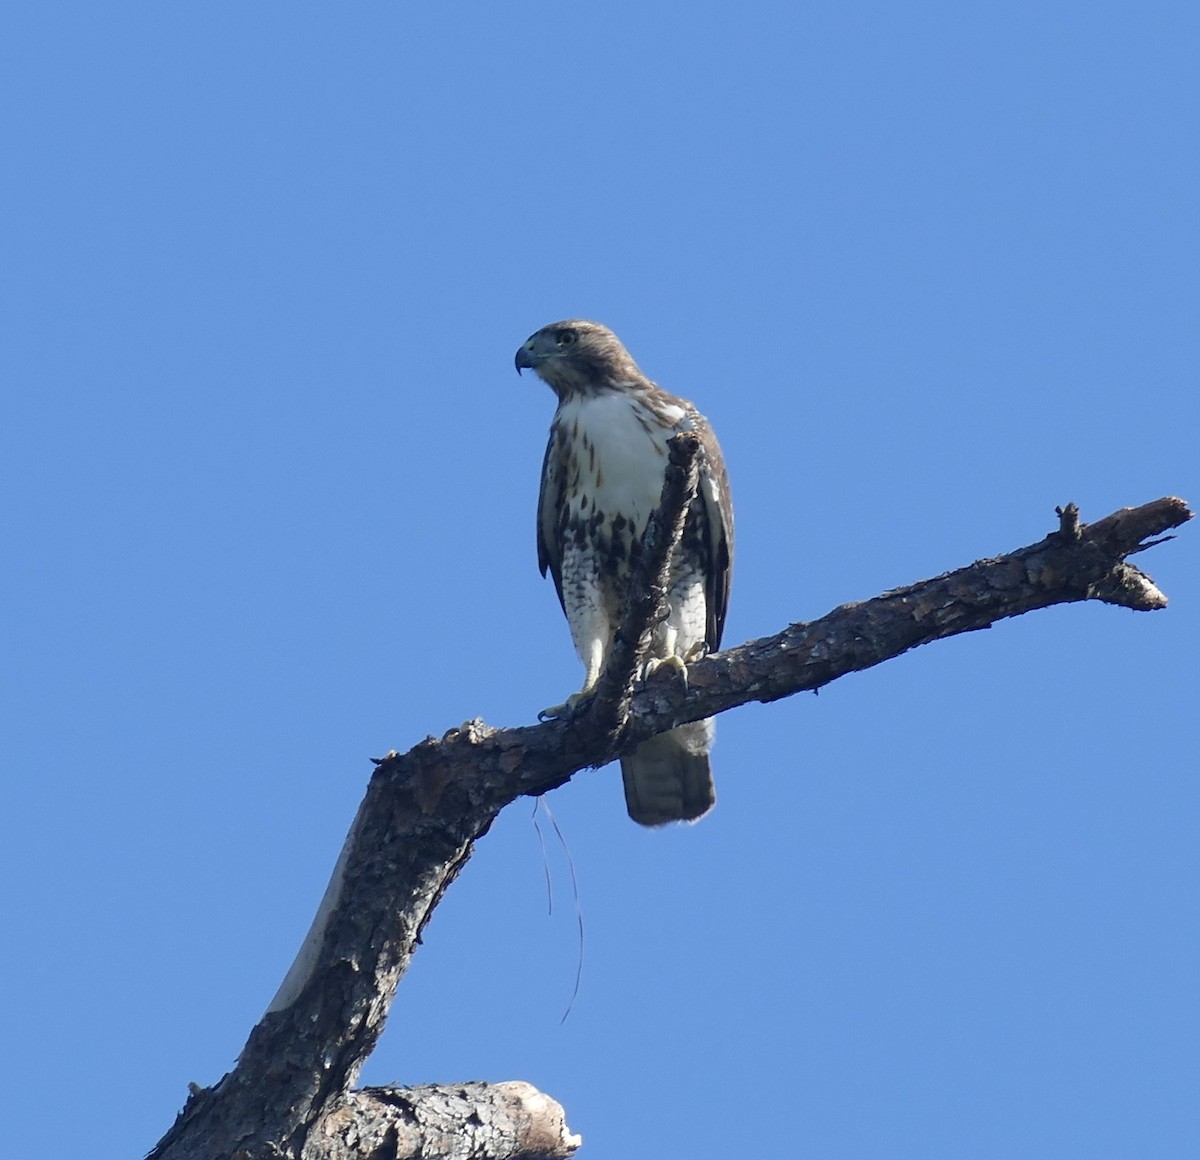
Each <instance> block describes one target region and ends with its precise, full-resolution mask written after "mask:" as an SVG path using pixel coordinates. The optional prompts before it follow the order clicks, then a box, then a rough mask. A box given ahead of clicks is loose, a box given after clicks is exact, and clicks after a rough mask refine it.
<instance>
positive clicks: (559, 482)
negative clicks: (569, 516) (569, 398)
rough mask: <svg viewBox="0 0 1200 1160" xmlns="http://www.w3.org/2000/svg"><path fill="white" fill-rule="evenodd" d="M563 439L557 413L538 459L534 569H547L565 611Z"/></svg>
mask: <svg viewBox="0 0 1200 1160" xmlns="http://www.w3.org/2000/svg"><path fill="white" fill-rule="evenodd" d="M565 454H566V446H565V443H564V441H563V439H562V437H561V435H560V434H559V429H558V422H557V416H556V417H555V421H554V422H552V423H551V424H550V439H549V441H548V442H547V443H546V454H545V456H544V457H543V459H542V485H541V488H540V490H539V491H538V514H537V553H538V569H539V570H540V571H541V573H542V575H543V576H545V575H546V571H547V569H549V571H550V575H551V576H553V577H554V591H555V592H557V593H558V603H559V604H560V605H561V606H562V610H563V612H564V613H565V612H566V610H567V606H566V603H565V602H564V601H563V590H562V561H563V518H562V515H563V480H564V479H565V478H566V474H567V473H566V464H565V462H564V456H565Z"/></svg>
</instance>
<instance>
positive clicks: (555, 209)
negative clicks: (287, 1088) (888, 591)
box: [0, 0, 1200, 1160]
mask: <svg viewBox="0 0 1200 1160" xmlns="http://www.w3.org/2000/svg"><path fill="white" fill-rule="evenodd" d="M1198 12H1200V10H1198V9H1197V7H1196V6H1195V4H1194V3H1185V2H1183V0H1179V2H1177V3H1171V2H1160V0H1145V2H1143V3H1139V4H1113V3H1104V2H1100V3H1095V4H1087V5H1081V4H1065V3H1058V2H1053V0H1051V2H1049V3H1047V2H1044V0H1043V2H1039V3H1032V2H1017V3H1005V4H997V3H981V4H962V3H950V2H945V3H922V4H916V5H900V4H885V3H879V2H875V3H870V2H868V3H863V4H841V3H809V4H803V5H798V4H787V3H765V2H758V0H749V2H747V3H743V4H741V5H731V4H724V3H723V4H716V3H695V4H691V5H687V6H684V5H678V4H665V3H660V2H657V0H637V2H634V0H624V2H618V3H593V4H588V5H579V4H564V3H562V2H558V3H540V2H538V3H534V2H524V0H516V2H514V3H506V4H500V3H483V2H482V0H480V2H478V3H473V4H454V3H447V4H442V5H432V4H423V5H414V4H408V3H396V2H389V3H375V2H371V3H353V4H345V3H342V4H325V5H320V6H315V5H312V4H308V3H289V4H281V3H244V2H242V3H229V2H219V3H202V4H148V3H141V4H132V3H125V2H121V0H114V2H111V3H102V4H100V3H88V4H84V3H74V4H69V3H53V2H52V0H51V2H45V3H37V4H34V3H30V2H28V0H12V2H10V3H9V4H7V5H6V6H5V8H4V10H3V12H2V13H0V86H2V87H3V92H0V98H2V100H3V107H4V109H5V114H4V117H3V124H2V126H0V150H2V155H3V158H4V161H3V167H2V169H0V188H2V197H3V222H4V225H3V253H2V254H0V264H2V266H3V271H4V276H3V279H2V282H3V287H2V289H0V293H2V294H3V317H4V322H3V331H4V336H5V337H4V340H3V368H4V370H3V379H4V390H3V393H2V395H0V478H2V484H3V502H2V505H0V506H2V510H0V538H2V542H3V544H4V557H5V566H4V568H3V570H2V573H0V597H2V607H3V615H2V619H0V624H2V633H3V635H2V638H0V647H2V655H3V667H2V669H0V673H2V676H0V681H2V682H3V686H4V688H3V705H2V718H0V736H2V754H3V756H2V761H3V770H4V786H5V789H4V801H5V808H4V809H3V811H0V827H2V833H0V869H2V877H0V881H3V883H4V886H3V898H2V900H0V903H2V905H3V908H4V913H5V915H6V921H5V940H4V941H5V952H4V954H3V956H2V958H0V988H2V989H3V993H4V994H5V996H6V999H5V1002H4V1004H3V1015H2V1016H0V1034H2V1035H3V1039H4V1042H5V1051H4V1060H3V1062H0V1088H2V1090H3V1091H4V1093H5V1106H6V1109H7V1114H6V1117H5V1119H6V1125H7V1126H6V1129H5V1133H6V1134H5V1138H6V1141H7V1144H6V1146H8V1147H9V1148H10V1149H11V1154H12V1155H13V1156H33V1155H46V1154H48V1151H52V1152H54V1153H55V1154H61V1155H64V1156H65V1155H74V1154H86V1155H88V1156H93V1157H97V1158H98V1160H109V1158H112V1160H117V1158H122V1157H131V1156H137V1155H139V1154H141V1153H142V1152H143V1151H144V1150H145V1149H147V1148H148V1147H149V1146H150V1145H152V1144H153V1142H154V1141H155V1140H156V1139H157V1138H158V1136H159V1135H160V1133H161V1132H162V1131H163V1130H165V1128H166V1127H167V1125H168V1124H169V1123H170V1121H171V1118H172V1117H173V1115H174V1113H175V1111H176V1109H177V1108H178V1107H179V1106H180V1105H181V1103H182V1102H183V1100H184V1098H185V1096H186V1084H187V1083H188V1082H189V1081H194V1082H197V1083H201V1084H209V1083H212V1082H214V1081H215V1080H216V1079H218V1078H219V1077H220V1076H221V1075H222V1074H223V1073H224V1072H225V1071H226V1070H227V1069H228V1068H229V1067H231V1066H232V1063H233V1060H234V1057H235V1056H236V1054H237V1052H238V1051H239V1050H240V1048H241V1046H242V1044H243V1042H244V1040H245V1037H246V1034H247V1032H248V1030H249V1028H250V1027H251V1025H252V1024H253V1023H254V1022H255V1021H256V1020H257V1019H258V1017H259V1016H260V1014H261V1013H262V1011H263V1009H264V1007H265V1006H266V1004H267V1002H268V1001H269V1000H270V998H271V996H272V994H273V993H274V990H275V988H276V986H277V985H278V983H279V981H280V979H281V977H282V976H283V974H284V972H285V971H286V969H287V967H288V964H289V963H290V961H291V958H292V956H293V954H294V952H295V950H296V948H297V946H298V945H299V943H300V940H301V938H302V936H303V934H304V932H305V930H306V928H307V925H308V922H309V919H310V917H311V915H312V912H313V910H314V908H315V906H316V903H317V901H318V899H319V897H320V894H321V892H322V890H323V888H324V885H325V882H326V880H327V877H328V873H329V871H330V869H331V867H332V865H333V862H334V859H335V857H336V855H337V852H338V850H339V848H340V846H341V843H342V839H343V837H344V834H345V831H346V828H347V826H348V825H349V822H350V820H351V818H352V816H353V813H354V810H355V807H356V805H357V803H358V801H359V799H360V797H361V795H362V792H363V788H364V785H365V782H366V780H367V778H368V775H369V773H370V769H371V766H370V763H369V761H368V760H367V759H368V757H369V756H371V755H374V754H380V753H382V752H384V751H386V750H388V749H389V748H392V747H396V748H400V749H404V748H407V747H408V746H409V745H411V744H413V743H415V742H416V741H418V740H420V739H421V738H422V737H424V736H425V735H426V734H427V733H441V732H443V731H444V730H446V729H447V728H449V727H451V726H453V725H455V724H457V723H459V722H460V721H462V720H463V719H465V718H467V717H470V716H473V715H476V714H478V715H482V716H483V717H484V718H485V719H486V720H488V721H489V722H491V723H493V724H519V723H526V722H530V721H531V720H533V718H534V714H535V712H536V710H537V709H538V708H540V707H541V706H544V705H547V704H551V703H553V702H556V701H560V700H561V699H562V698H563V697H564V696H565V695H566V694H567V693H569V692H571V691H572V690H574V689H575V688H576V687H577V686H578V682H579V679H580V670H579V666H578V662H577V661H576V658H575V657H574V654H573V652H572V649H571V645H570V640H569V637H568V634H567V631H566V627H565V625H564V623H563V622H562V619H561V614H560V612H559V609H558V606H557V603H556V601H555V599H554V594H553V590H552V587H551V585H550V584H549V583H547V582H545V581H543V580H541V579H540V577H539V576H538V574H537V569H536V565H535V554H534V536H533V527H534V525H533V512H534V504H535V500H536V495H537V475H538V468H539V465H540V460H541V454H542V447H543V443H544V438H545V431H546V428H547V424H548V422H549V419H550V414H551V410H552V396H551V394H550V392H549V390H548V389H546V388H545V387H544V386H543V385H542V384H540V383H539V382H538V381H537V380H536V379H533V378H531V377H530V376H528V375H527V376H525V377H524V378H523V379H518V378H517V376H516V375H515V374H514V372H513V366H512V356H513V352H514V350H515V349H516V347H517V345H518V344H519V343H520V342H521V341H522V340H523V339H524V338H525V337H526V336H527V335H528V334H529V333H530V332H531V331H533V330H535V329H536V328H538V327H539V326H541V325H543V324H544V323H547V322H549V321H551V320H554V319H557V318H560V317H563V316H567V315H583V316H588V317H593V318H597V319H599V320H601V321H603V322H606V323H608V324H609V325H611V326H612V327H613V328H614V329H616V330H617V332H618V333H619V334H620V335H621V336H622V337H623V338H624V339H625V340H626V342H627V344H628V346H629V347H630V348H631V350H632V351H633V353H634V355H635V356H636V357H637V358H638V359H639V361H640V362H641V364H642V366H643V367H644V368H645V370H646V371H647V373H649V374H650V375H651V376H652V377H654V378H656V379H657V380H659V381H660V382H661V383H662V384H663V385H664V386H666V387H668V388H669V389H670V390H673V391H675V392H676V393H678V394H683V395H686V396H688V397H690V398H693V399H694V400H695V401H696V402H697V403H698V404H699V405H700V407H701V408H702V410H704V411H705V413H706V414H707V415H708V416H709V417H710V418H711V419H712V421H713V423H714V424H715V426H716V428H717V430H718V432H719V434H720V437H721V440H722V442H723V444H724V447H725V450H726V454H727V458H728V460H729V465H730V470H731V473H732V479H733V484H734V497H735V501H736V504H737V513H738V516H737V518H738V537H739V545H738V560H737V570H736V575H735V583H734V592H733V602H732V607H731V611H730V616H729V623H728V628H727V640H728V642H730V643H738V642H740V641H742V640H744V639H746V638H748V637H751V636H757V635H762V634H765V633H769V632H773V631H775V630H777V629H779V628H781V627H782V626H783V625H784V624H786V623H787V622H789V621H792V620H800V619H808V618H811V617H814V616H818V615H821V614H823V613H825V612H826V611H828V610H829V609H830V608H831V607H833V606H834V605H836V604H839V603H841V602H843V601H848V600H855V599H861V598H865V597H869V596H871V595H874V594H876V593H877V592H879V591H881V590H883V589H885V588H887V587H891V586H895V585H898V584H904V583H908V582H911V581H914V580H917V579H920V578H922V577H925V576H930V575H934V574H936V573H938V572H941V571H943V570H945V569H947V568H951V567H956V566H958V565H961V564H965V563H968V562H969V561H971V560H972V559H975V558H977V557H980V556H985V555H990V554H994V553H997V552H1001V551H1004V550H1006V549H1010V548H1015V547H1018V546H1021V545H1023V544H1025V543H1028V542H1031V541H1033V540H1036V539H1038V538H1040V537H1041V536H1042V535H1043V534H1045V533H1046V532H1047V531H1049V530H1050V528H1051V527H1052V526H1053V524H1054V507H1055V505H1056V504H1062V503H1065V502H1067V501H1069V500H1074V501H1076V502H1078V503H1079V504H1080V506H1081V508H1082V510H1083V513H1084V517H1085V519H1088V518H1097V517H1099V516H1102V515H1105V514H1107V513H1108V512H1109V511H1111V510H1113V509H1114V508H1116V507H1119V506H1122V505H1125V504H1133V503H1141V502H1144V501H1146V500H1150V499H1153V498H1156V497H1158V496H1160V495H1165V494H1172V493H1176V494H1182V495H1184V496H1186V497H1188V498H1190V499H1192V500H1200V454H1198V451H1197V445H1198V434H1197V431H1198V420H1200V404H1198V403H1197V379H1198V375H1197V372H1198V370H1200V338H1198V333H1200V332H1198V328H1197V307H1198V305H1200V293H1198V289H1200V276H1198V269H1200V262H1198V258H1200V247H1198V245H1197V207H1198V205H1200V180H1198V178H1200V133H1198V132H1197V120H1198V108H1200V105H1198V97H1200V81H1198V79H1197V78H1198V72H1197V67H1196V61H1197V59H1198V50H1200V15H1198ZM1142 559H1143V561H1144V564H1145V566H1146V567H1147V568H1148V570H1149V571H1150V572H1151V573H1152V574H1153V575H1154V576H1155V577H1156V579H1157V580H1158V581H1159V582H1160V583H1161V585H1162V586H1163V588H1164V589H1165V590H1166V591H1167V593H1168V594H1169V595H1170V597H1171V598H1172V604H1171V607H1170V608H1169V609H1168V610H1167V611H1166V612H1164V613H1160V614H1155V615H1135V614H1132V613H1130V612H1127V611H1123V610H1117V609H1112V608H1106V607H1101V606H1083V607H1070V608H1059V609H1053V610H1050V611H1048V612H1043V613H1039V614H1036V615H1032V616H1029V617H1026V618H1023V619H1021V620H1019V621H1015V622H1010V623H1007V624H1004V625H1001V626H999V627H997V628H996V629H995V630H993V631H991V632H987V633H978V634H974V635H971V636H969V637H966V638H962V639H958V640H954V641H951V642H948V643H944V644H940V645H936V646H933V647H930V648H925V649H920V650H918V651H917V652H915V653H912V654H910V655H908V656H906V657H903V658H901V659H900V660H898V661H895V662H892V663H890V664H887V665H885V666H883V667H882V668H880V669H877V670H875V671H873V672H870V673H867V674H863V675H858V676H854V677H851V678H848V679H846V680H843V681H841V682H839V683H838V684H836V685H834V686H833V687H831V688H829V689H827V690H826V691H825V692H823V693H822V694H821V696H820V697H812V696H806V697H800V698H795V699H792V700H789V701H786V702H783V703H780V704H776V705H771V706H757V707H753V708H749V709H745V710H741V711H739V712H736V713H733V714H729V715H726V716H725V717H723V718H722V720H721V722H720V726H719V743H718V746H717V750H716V753H715V766H716V772H717V779H718V792H719V803H718V806H717V809H716V811H715V812H714V813H713V814H712V815H711V816H710V817H709V818H707V819H705V820H704V821H703V822H702V823H701V824H699V825H697V826H694V827H690V828H679V829H676V830H673V831H670V832H657V833H652V832H644V831H642V830H640V829H638V828H637V827H636V826H634V825H633V824H632V823H631V822H629V821H628V819H627V818H626V817H625V813H624V809H623V807H622V801H621V792H620V786H619V777H618V775H617V773H616V771H615V770H614V769H608V770H605V771H601V772H593V773H589V774H585V775H581V776H579V777H578V778H577V779H576V781H575V783H574V784H572V785H570V786H568V787H566V788H564V789H562V790H560V791H558V792H556V793H555V794H554V795H553V796H552V799H551V805H552V808H553V810H554V811H555V814H556V816H557V818H558V820H559V824H560V825H561V827H562V829H563V831H564V832H565V834H566V836H567V839H568V841H569V842H570V845H571V848H572V851H573V853H574V859H575V864H576V867H577V871H578V876H579V881H580V889H581V893H582V903H583V908H584V913H585V921H586V928H587V953H586V962H585V967H584V975H583V984H582V990H581V993H580V995H579V997H578V999H577V1000H576V1002H575V1006H574V1010H573V1012H572V1014H571V1015H570V1017H569V1018H568V1020H567V1021H566V1023H565V1025H560V1017H561V1015H562V1012H563V1009H564V1007H565V1006H566V1004H567V1001H568V998H569V996H570V993H571V986H572V981H573V978H574V973H575V964H576V954H577V943H576V931H575V920H574V916H573V913H572V906H571V902H570V889H569V876H568V874H567V870H566V866H565V863H564V861H563V858H562V855H561V853H560V852H559V851H558V850H557V849H555V848H554V846H553V844H551V850H550V861H551V869H552V872H553V875H554V879H555V883H556V887H557V895H556V909H555V912H554V914H553V915H552V916H551V917H547V915H546V902H545V886H544V876H543V869H542V856H541V854H540V852H539V847H538V842H537V837H536V834H535V833H534V830H533V828H532V826H531V823H530V803H523V804H518V805H517V806H516V807H514V808H512V809H510V810H509V811H508V812H507V813H506V814H505V815H504V816H503V817H502V818H501V819H500V821H499V823H498V824H497V826H496V827H495V828H494V830H493V831H492V833H490V834H489V835H488V836H487V838H486V839H484V841H483V842H482V843H480V845H479V848H478V850H477V852H476V855H475V857H474V859H473V860H472V862H471V863H470V865H469V866H468V867H467V868H466V870H465V872H464V873H463V875H462V877H461V879H460V881H459V882H458V883H457V884H456V886H455V887H454V888H453V889H452V891H451V892H450V894H449V895H448V897H447V899H446V901H445V903H444V905H443V906H442V907H441V908H440V909H439V910H438V912H437V914H436V915H435V917H434V920H433V922H432V924H431V925H430V927H429V929H428V932H427V936H426V945H425V946H424V948H423V949H422V950H421V952H420V954H419V956H418V958H417V961H416V964H415V966H414V969H413V970H412V972H411V974H410V976H409V977H408V978H407V979H406V980H405V981H404V983H403V984H402V987H401V990H400V993H399V997H398V1000H397V1003H396V1006H395V1008H394V1011H393V1014H392V1018H391V1022H390V1024H389V1026H388V1029H387V1032H386V1034H385V1036H384V1038H383V1041H382V1043H381V1045H380V1047H379V1050H378V1051H377V1053H376V1054H375V1056H374V1057H373V1058H372V1060H371V1062H370V1064H369V1065H368V1068H367V1071H366V1073H365V1076H364V1079H365V1080H367V1081H369V1082H375V1083H380V1082H388V1081H399V1082H401V1083H415V1082H429V1081H455V1080H465V1079H491V1080H502V1079H526V1080H529V1081H531V1082H533V1083H535V1084H537V1085H539V1086H540V1087H542V1088H543V1089H544V1090H546V1091H547V1092H549V1093H551V1094H552V1095H554V1096H555V1097H557V1098H559V1099H560V1100H562V1101H563V1102H564V1104H565V1105H566V1107H567V1109H568V1113H569V1119H570V1123H571V1125H572V1127H573V1128H574V1129H575V1130H576V1131H578V1132H580V1133H582V1134H583V1136H584V1138H585V1142H586V1151H585V1152H584V1153H583V1154H582V1155H585V1156H587V1157H589V1158H593V1157H594V1158H597V1160H626V1158H629V1157H643V1156H644V1157H662V1158H665V1160H673V1158H681V1160H682V1158H687V1160H692V1158H695V1157H701V1158H704V1157H729V1156H768V1155H771V1156H774V1155H796V1156H813V1157H821V1158H822V1160H843V1158H844V1160H867V1158H874V1157H887V1158H888V1160H961V1158H963V1157H970V1158H972V1160H978V1158H985V1160H1012V1158H1013V1157H1021V1158H1022V1160H1042V1158H1045V1160H1074V1158H1080V1160H1082V1158H1086V1160H1114V1158H1122V1160H1124V1158H1128V1160H1144V1158H1146V1157H1153V1158H1154V1160H1185V1158H1187V1160H1191V1158H1193V1157H1195V1156H1196V1155H1197V1154H1198V1151H1200V1122H1198V1121H1200V1117H1198V1115H1197V1090H1198V1085H1200V1060H1198V1051H1197V1043H1198V1042H1200V1009H1198V1002H1197V988H1196V980H1197V977H1198V976H1200V922H1198V903H1200V897H1198V887H1197V883H1198V882H1200V841H1198V830H1200V781H1198V778H1197V772H1198V766H1200V762H1198V760H1197V750H1198V748H1200V746H1198V742H1200V727H1198V725H1197V661H1196V657H1197V653H1198V650H1200V528H1191V529H1186V530H1185V532H1184V534H1183V536H1182V537H1181V539H1180V540H1178V541H1177V542H1176V543H1173V544H1169V545H1166V546H1164V547H1161V548H1157V549H1155V550H1154V551H1153V552H1152V553H1150V554H1148V555H1147V556H1145V557H1143V558H1142ZM48 1124H52V1125H53V1131H54V1139H53V1141H52V1142H48V1141H47V1140H46V1139H45V1138H44V1133H45V1132H46V1130H47V1125H48Z"/></svg>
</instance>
